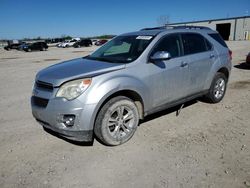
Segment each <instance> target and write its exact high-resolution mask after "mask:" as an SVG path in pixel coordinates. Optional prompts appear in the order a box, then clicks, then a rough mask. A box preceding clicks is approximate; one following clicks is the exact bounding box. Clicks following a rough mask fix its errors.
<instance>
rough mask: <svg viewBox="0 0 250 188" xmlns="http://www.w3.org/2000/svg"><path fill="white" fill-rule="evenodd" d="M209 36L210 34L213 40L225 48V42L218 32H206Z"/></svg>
mask: <svg viewBox="0 0 250 188" xmlns="http://www.w3.org/2000/svg"><path fill="white" fill-rule="evenodd" d="M208 35H209V36H211V37H212V38H213V39H214V40H216V41H217V42H218V43H220V44H221V45H222V46H224V47H226V48H227V44H226V43H225V41H224V40H223V39H222V37H221V36H220V34H219V33H213V34H208Z"/></svg>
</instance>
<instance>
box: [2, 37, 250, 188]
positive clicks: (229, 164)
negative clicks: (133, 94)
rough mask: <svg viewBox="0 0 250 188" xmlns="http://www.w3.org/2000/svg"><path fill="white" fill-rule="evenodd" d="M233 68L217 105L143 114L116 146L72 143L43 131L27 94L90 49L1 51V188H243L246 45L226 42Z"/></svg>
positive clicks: (249, 47) (249, 152) (248, 131)
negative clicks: (42, 77)
mask: <svg viewBox="0 0 250 188" xmlns="http://www.w3.org/2000/svg"><path fill="white" fill-rule="evenodd" d="M228 45H229V47H230V49H232V50H233V64H234V65H235V66H236V67H234V68H233V70H232V75H231V78H230V81H229V86H228V90H227V93H226V96H225V98H224V100H223V101H222V102H221V103H219V104H207V103H204V102H200V101H197V102H196V101H194V102H192V103H189V104H187V105H186V107H185V108H184V109H183V110H182V111H181V114H180V115H179V116H178V117H177V116H176V113H175V109H170V110H166V111H163V112H160V113H157V114H154V115H152V116H149V117H147V118H146V119H145V120H144V121H143V122H141V124H140V126H139V128H138V129H137V132H136V133H135V135H134V137H133V138H132V139H131V140H130V141H129V142H128V143H126V144H124V145H121V146H118V147H107V146H103V145H101V144H100V143H99V142H97V141H94V144H93V146H87V145H84V144H83V145H76V144H73V143H70V142H67V141H65V140H63V139H60V138H57V137H55V136H52V135H51V134H48V133H47V132H45V131H44V130H43V129H42V127H41V126H40V125H39V124H38V123H37V122H36V121H35V120H34V118H33V117H32V115H31V109H30V103H29V100H30V95H31V90H32V85H33V81H34V77H35V74H36V72H37V71H38V70H40V69H42V68H44V67H46V66H48V65H51V64H54V63H58V62H60V61H63V60H68V59H72V58H77V57H81V56H84V55H86V54H89V53H90V52H91V51H93V50H94V49H95V47H87V48H80V49H73V48H68V49H58V48H49V50H48V51H46V52H32V53H25V52H19V51H15V50H14V51H4V50H2V49H0V96H1V97H0V126H1V128H2V130H1V131H0V187H1V188H4V187H11V188H12V187H25V188H26V187H70V188H72V187H83V188H87V187H91V188H113V187H114V188H116V187H119V188H123V187H124V188H128V187H135V188H161V187H169V188H178V187H180V188H182V187H197V188H201V187H211V188H212V187H216V188H217V187H218V188H238V187H242V188H249V187H250V144H249V143H250V123H249V122H250V69H249V68H247V67H246V66H244V64H240V63H243V62H244V59H245V55H246V54H247V52H248V51H250V42H247V41H237V42H228Z"/></svg>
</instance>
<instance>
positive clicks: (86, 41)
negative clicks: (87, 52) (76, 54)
mask: <svg viewBox="0 0 250 188" xmlns="http://www.w3.org/2000/svg"><path fill="white" fill-rule="evenodd" d="M91 45H92V41H91V40H90V39H82V40H80V41H77V42H75V44H74V45H73V47H75V48H80V47H82V46H86V47H87V46H91Z"/></svg>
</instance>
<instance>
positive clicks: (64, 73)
mask: <svg viewBox="0 0 250 188" xmlns="http://www.w3.org/2000/svg"><path fill="white" fill-rule="evenodd" d="M123 68H125V64H119V63H109V62H103V61H96V60H89V59H84V58H79V59H73V60H70V61H65V62H62V63H59V64H55V65H52V66H50V67H47V68H45V69H43V70H41V71H40V72H38V74H37V76H36V80H39V81H42V82H47V83H51V84H53V86H60V85H61V84H62V83H64V82H66V81H69V80H74V79H77V78H87V77H88V78H89V77H93V76H97V75H100V74H104V73H107V72H111V71H115V70H119V69H123Z"/></svg>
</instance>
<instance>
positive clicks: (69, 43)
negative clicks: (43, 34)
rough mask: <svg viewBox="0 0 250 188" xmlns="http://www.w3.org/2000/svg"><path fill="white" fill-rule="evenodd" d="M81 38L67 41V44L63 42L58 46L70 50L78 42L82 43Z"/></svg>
mask: <svg viewBox="0 0 250 188" xmlns="http://www.w3.org/2000/svg"><path fill="white" fill-rule="evenodd" d="M80 40H81V39H80V38H73V39H71V40H67V41H65V42H62V43H60V44H59V45H58V47H61V48H68V47H72V46H73V45H74V44H75V43H76V42H77V41H80Z"/></svg>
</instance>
